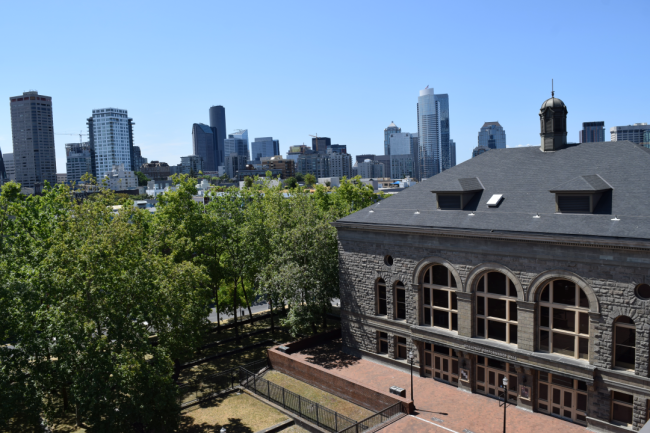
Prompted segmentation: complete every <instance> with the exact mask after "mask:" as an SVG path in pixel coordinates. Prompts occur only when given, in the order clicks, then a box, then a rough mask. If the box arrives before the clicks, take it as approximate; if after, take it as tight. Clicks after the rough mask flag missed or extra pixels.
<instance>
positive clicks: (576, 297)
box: [539, 279, 589, 359]
mask: <svg viewBox="0 0 650 433" xmlns="http://www.w3.org/2000/svg"><path fill="white" fill-rule="evenodd" d="M539 350H540V351H542V352H548V353H557V354H559V355H564V356H570V357H572V358H578V359H589V299H588V298H587V295H586V294H585V292H584V291H583V290H582V289H581V288H580V287H578V285H577V284H576V283H574V282H573V281H569V280H561V279H560V280H553V281H551V282H550V283H548V284H546V285H545V286H544V288H543V289H542V291H541V293H540V296H539Z"/></svg>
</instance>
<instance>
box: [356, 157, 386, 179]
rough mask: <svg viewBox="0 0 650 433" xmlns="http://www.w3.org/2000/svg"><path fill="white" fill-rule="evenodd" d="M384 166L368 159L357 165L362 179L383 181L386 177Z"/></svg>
mask: <svg viewBox="0 0 650 433" xmlns="http://www.w3.org/2000/svg"><path fill="white" fill-rule="evenodd" d="M384 168H385V167H384V164H383V163H381V162H378V161H373V160H372V159H366V160H365V161H363V162H360V163H358V164H357V170H358V174H359V176H361V178H362V179H378V178H379V179H381V178H383V177H385V176H386V172H385V169H384Z"/></svg>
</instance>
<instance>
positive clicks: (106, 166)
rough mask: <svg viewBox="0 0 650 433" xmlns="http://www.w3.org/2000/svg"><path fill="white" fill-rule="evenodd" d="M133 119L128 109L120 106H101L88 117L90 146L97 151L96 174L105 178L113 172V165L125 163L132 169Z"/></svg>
mask: <svg viewBox="0 0 650 433" xmlns="http://www.w3.org/2000/svg"><path fill="white" fill-rule="evenodd" d="M132 125H133V119H130V118H129V116H128V113H127V111H126V110H122V109H119V108H101V109H96V110H93V116H92V118H90V119H88V129H89V132H88V135H89V138H90V140H89V142H90V147H91V149H92V150H94V152H95V175H96V176H97V179H103V178H104V176H105V175H106V173H108V172H112V170H113V166H117V165H123V166H124V169H125V170H130V169H131V166H132V165H131V155H133V143H132V141H131V140H132V135H133V126H132Z"/></svg>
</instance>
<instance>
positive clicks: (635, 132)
mask: <svg viewBox="0 0 650 433" xmlns="http://www.w3.org/2000/svg"><path fill="white" fill-rule="evenodd" d="M645 131H650V125H648V124H647V123H635V124H634V125H628V126H614V127H612V128H610V129H609V133H610V134H611V137H612V141H624V140H628V141H631V142H632V143H636V144H641V143H642V142H643V134H644V132H645Z"/></svg>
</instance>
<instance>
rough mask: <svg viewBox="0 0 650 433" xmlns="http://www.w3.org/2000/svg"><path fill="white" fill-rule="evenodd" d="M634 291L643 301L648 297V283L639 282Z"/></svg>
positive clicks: (649, 292) (649, 290)
mask: <svg viewBox="0 0 650 433" xmlns="http://www.w3.org/2000/svg"><path fill="white" fill-rule="evenodd" d="M635 292H636V295H637V296H638V297H639V298H641V299H643V300H645V301H647V300H648V299H650V285H648V284H639V285H638V286H636V290H635Z"/></svg>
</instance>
